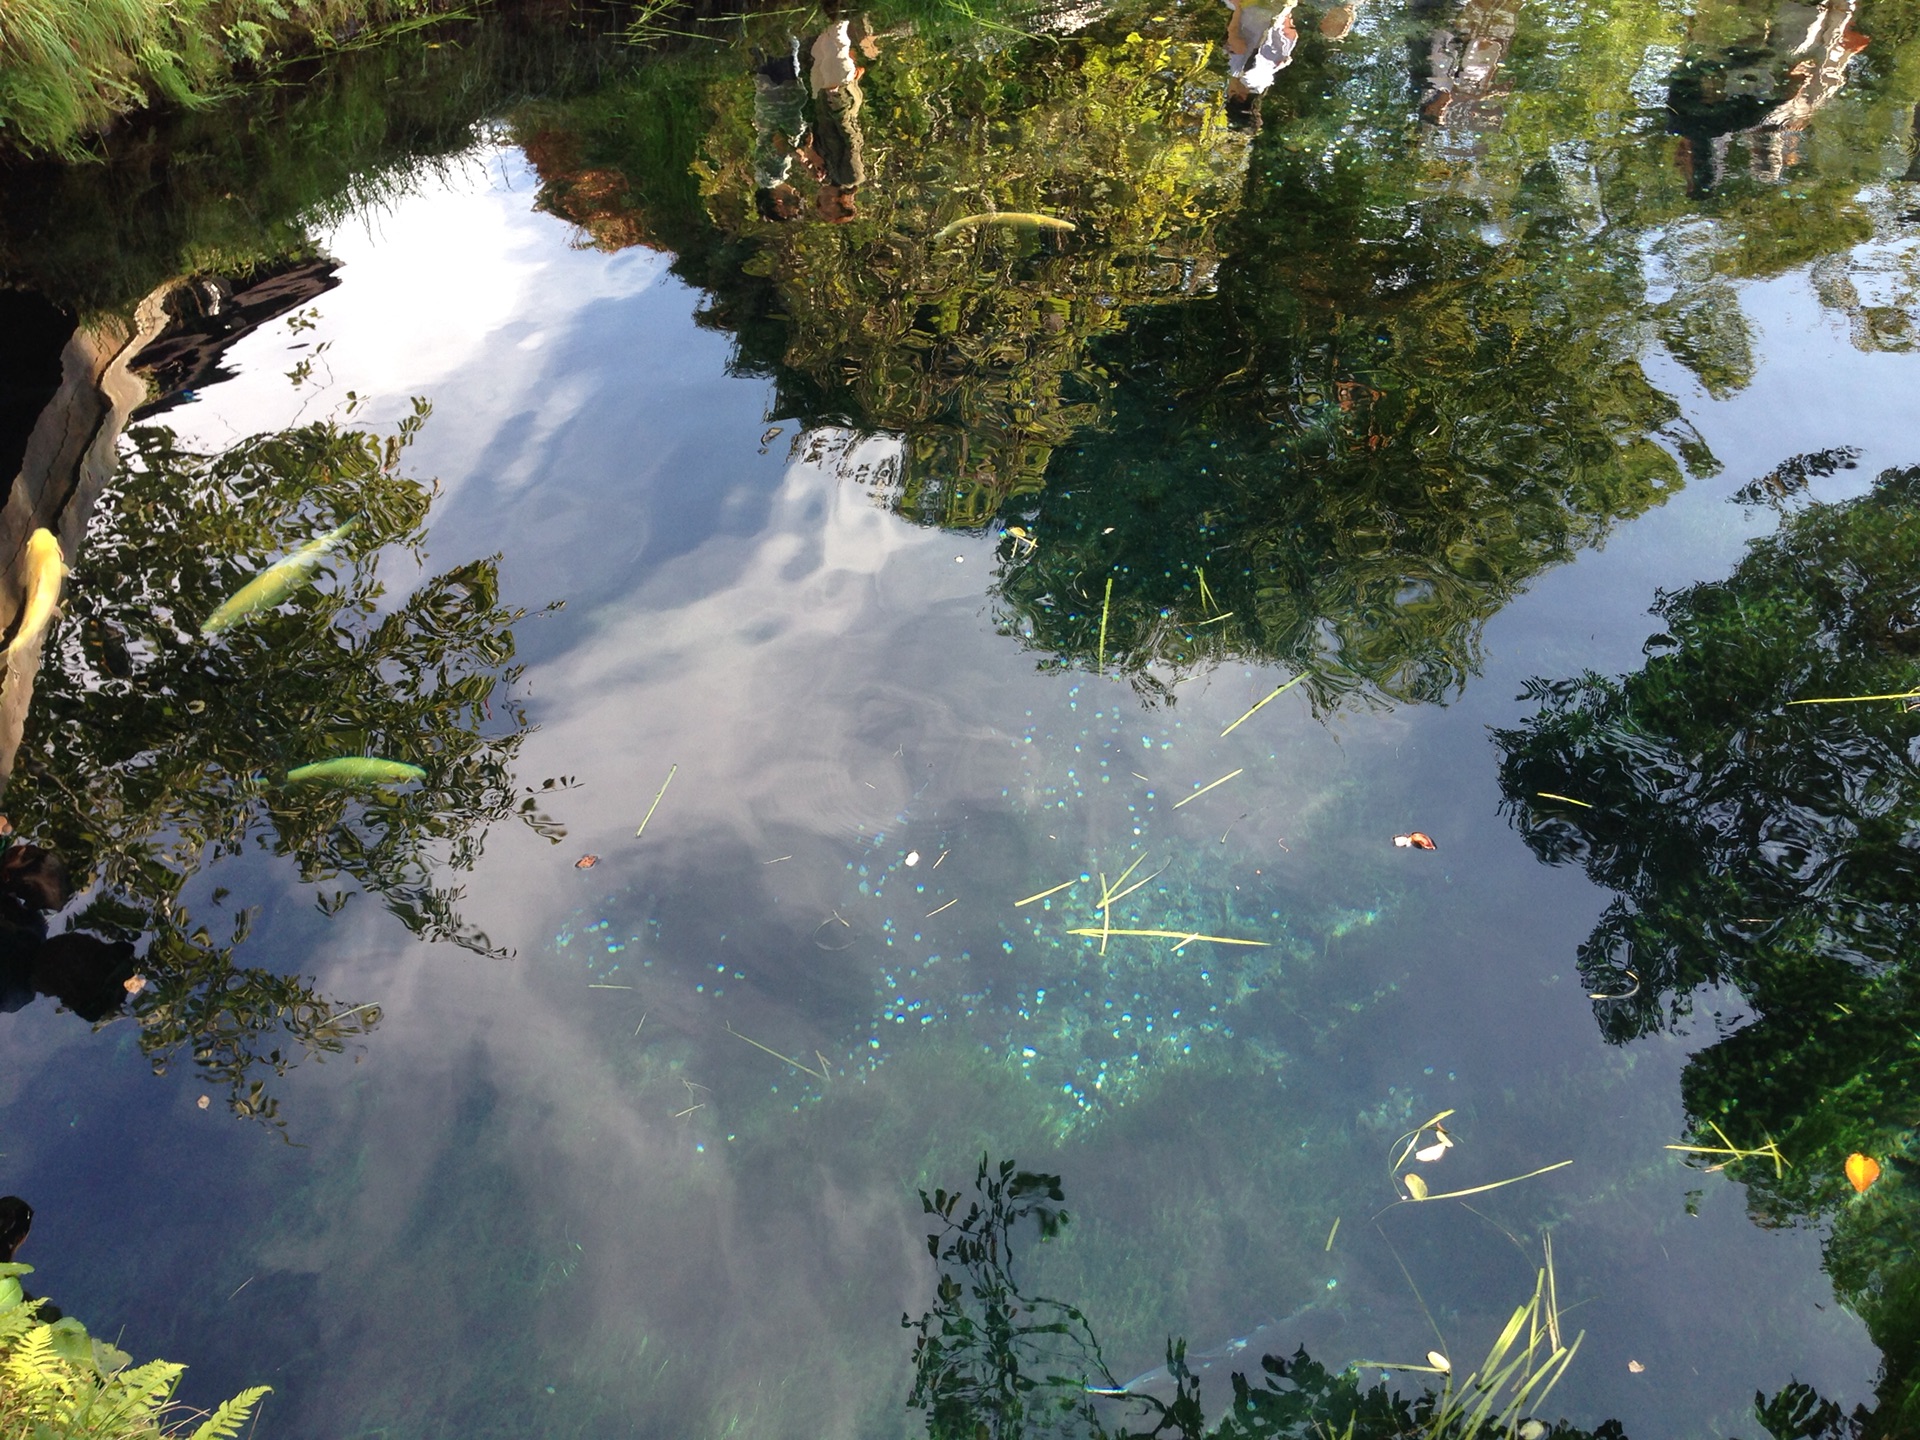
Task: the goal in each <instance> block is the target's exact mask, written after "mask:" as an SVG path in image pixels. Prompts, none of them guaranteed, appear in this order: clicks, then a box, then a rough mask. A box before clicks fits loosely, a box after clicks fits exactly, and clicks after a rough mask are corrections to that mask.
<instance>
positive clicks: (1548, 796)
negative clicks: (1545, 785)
mask: <svg viewBox="0 0 1920 1440" xmlns="http://www.w3.org/2000/svg"><path fill="white" fill-rule="evenodd" d="M1533 793H1534V794H1536V795H1538V796H1539V797H1540V798H1541V799H1542V800H1559V801H1561V802H1563V803H1564V804H1568V805H1578V806H1579V807H1580V808H1581V809H1582V810H1591V809H1593V806H1591V805H1589V804H1588V803H1587V802H1586V801H1585V800H1576V799H1574V798H1573V797H1572V796H1571V795H1556V794H1554V793H1553V791H1551V790H1536V791H1534V792H1533Z"/></svg>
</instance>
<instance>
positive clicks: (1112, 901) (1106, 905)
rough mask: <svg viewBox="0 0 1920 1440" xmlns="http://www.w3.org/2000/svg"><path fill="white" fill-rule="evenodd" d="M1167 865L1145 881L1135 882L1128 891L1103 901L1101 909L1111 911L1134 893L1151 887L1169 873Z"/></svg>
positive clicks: (1120, 892)
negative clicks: (1144, 887) (1142, 887)
mask: <svg viewBox="0 0 1920 1440" xmlns="http://www.w3.org/2000/svg"><path fill="white" fill-rule="evenodd" d="M1172 863H1173V862H1172V861H1171V860H1169V861H1168V862H1167V865H1171V864H1172ZM1167 865H1162V866H1161V867H1160V868H1159V869H1158V870H1156V871H1154V872H1153V874H1151V875H1149V876H1147V877H1146V878H1145V879H1142V880H1136V881H1134V882H1133V884H1131V885H1129V886H1127V888H1126V889H1124V890H1122V891H1119V892H1118V893H1117V894H1115V895H1112V896H1110V897H1109V898H1108V899H1106V900H1103V901H1101V902H1100V909H1102V910H1111V909H1112V908H1113V907H1114V906H1115V905H1117V904H1119V903H1120V902H1121V901H1122V900H1124V899H1126V898H1127V896H1129V895H1131V894H1133V892H1134V891H1136V890H1138V889H1139V888H1140V887H1141V886H1142V885H1151V884H1152V883H1153V882H1154V881H1156V880H1158V879H1159V878H1160V877H1161V876H1162V875H1164V874H1166V873H1167Z"/></svg>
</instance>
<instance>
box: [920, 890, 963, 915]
mask: <svg viewBox="0 0 1920 1440" xmlns="http://www.w3.org/2000/svg"><path fill="white" fill-rule="evenodd" d="M959 903H960V897H959V896H958V895H956V896H954V897H953V899H951V900H949V901H947V903H946V904H944V905H942V906H941V907H940V909H939V910H929V911H927V916H926V918H927V919H929V920H931V919H933V917H934V916H936V915H938V914H939V913H940V910H951V909H952V908H953V907H954V906H956V905H958V904H959Z"/></svg>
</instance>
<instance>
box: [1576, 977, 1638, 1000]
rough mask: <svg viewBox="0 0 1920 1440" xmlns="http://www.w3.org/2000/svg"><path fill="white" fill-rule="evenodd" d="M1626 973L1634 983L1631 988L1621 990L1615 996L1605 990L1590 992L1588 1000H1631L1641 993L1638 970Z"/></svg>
mask: <svg viewBox="0 0 1920 1440" xmlns="http://www.w3.org/2000/svg"><path fill="white" fill-rule="evenodd" d="M1626 973H1627V978H1628V979H1629V980H1631V981H1633V984H1632V986H1631V987H1630V988H1628V989H1625V990H1621V991H1619V992H1618V993H1615V994H1609V993H1607V992H1606V991H1604V990H1589V991H1588V992H1587V998H1588V999H1589V1000H1631V999H1632V998H1633V997H1634V996H1636V995H1638V994H1639V993H1640V972H1639V971H1637V970H1629V971H1627V972H1626Z"/></svg>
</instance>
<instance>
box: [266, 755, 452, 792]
mask: <svg viewBox="0 0 1920 1440" xmlns="http://www.w3.org/2000/svg"><path fill="white" fill-rule="evenodd" d="M426 778H427V772H426V771H424V770H422V769H421V768H420V767H419V766H418V765H408V764H405V763H404V762H402V761H399V760H381V759H379V758H377V757H376V756H372V755H342V756H339V757H338V758H337V759H333V760H316V761H315V762H314V763H313V764H311V765H302V766H300V767H299V768H298V769H294V770H289V771H288V772H287V783H288V784H289V785H305V784H309V783H313V784H325V785H403V784H405V783H406V782H407V781H409V780H424V779H426Z"/></svg>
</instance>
